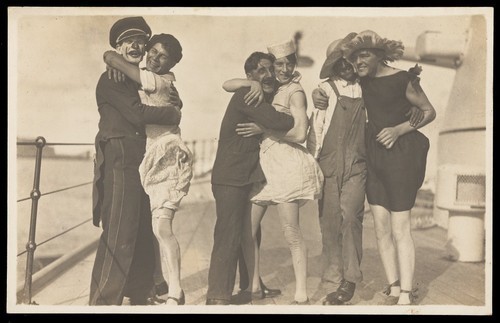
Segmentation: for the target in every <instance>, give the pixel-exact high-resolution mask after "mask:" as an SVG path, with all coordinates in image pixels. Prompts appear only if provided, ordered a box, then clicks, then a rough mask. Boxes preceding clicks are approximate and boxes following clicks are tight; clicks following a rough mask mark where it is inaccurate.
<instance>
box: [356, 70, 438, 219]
mask: <svg viewBox="0 0 500 323" xmlns="http://www.w3.org/2000/svg"><path fill="white" fill-rule="evenodd" d="M410 81H417V82H418V78H417V75H415V74H413V73H410V72H406V71H400V72H397V73H396V74H393V75H388V76H382V77H376V78H370V77H364V78H363V79H362V80H361V87H362V90H363V98H364V101H365V106H366V110H367V113H368V128H367V129H366V130H367V131H366V154H367V166H368V175H367V183H366V195H367V198H368V203H370V204H374V205H381V206H383V207H385V208H386V209H388V210H390V211H396V212H398V211H406V210H410V209H411V208H412V207H413V206H414V204H415V199H416V196H417V191H418V190H419V189H420V187H421V186H422V183H423V181H424V177H425V167H426V160H427V152H428V151H429V140H428V139H427V137H426V136H424V135H423V134H422V133H421V132H419V131H412V132H409V133H407V134H405V135H403V136H401V137H399V138H398V140H397V141H396V142H395V143H394V146H393V147H392V148H391V149H387V148H385V146H384V145H382V144H380V143H378V142H377V141H376V136H377V134H378V133H379V132H380V131H381V130H382V129H383V128H387V127H393V126H396V125H398V124H401V123H403V122H405V121H407V120H408V117H407V116H405V114H406V113H407V112H408V111H409V109H410V107H411V106H412V104H411V103H410V102H409V101H408V100H407V99H406V88H407V86H408V83H409V82H410Z"/></svg>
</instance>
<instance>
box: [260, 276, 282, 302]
mask: <svg viewBox="0 0 500 323" xmlns="http://www.w3.org/2000/svg"><path fill="white" fill-rule="evenodd" d="M259 281H260V289H261V290H262V292H263V293H264V297H267V298H272V297H276V296H279V295H281V290H280V289H271V288H267V286H266V285H264V282H263V281H262V278H259Z"/></svg>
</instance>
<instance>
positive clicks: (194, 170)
mask: <svg viewBox="0 0 500 323" xmlns="http://www.w3.org/2000/svg"><path fill="white" fill-rule="evenodd" d="M192 147H193V149H191V152H192V153H193V176H194V177H196V176H197V175H198V174H197V173H196V167H197V163H198V154H197V153H196V140H193V146H192Z"/></svg>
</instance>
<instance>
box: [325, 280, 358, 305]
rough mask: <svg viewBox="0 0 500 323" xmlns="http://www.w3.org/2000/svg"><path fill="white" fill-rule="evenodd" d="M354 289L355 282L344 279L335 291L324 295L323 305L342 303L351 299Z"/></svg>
mask: <svg viewBox="0 0 500 323" xmlns="http://www.w3.org/2000/svg"><path fill="white" fill-rule="evenodd" d="M355 289H356V284H355V283H352V282H350V281H347V280H344V281H342V283H341V284H340V286H339V288H337V290H336V291H335V292H332V293H330V294H328V295H327V296H326V299H325V300H324V301H323V305H343V304H345V303H346V302H348V301H350V300H351V298H352V297H353V296H354V290H355Z"/></svg>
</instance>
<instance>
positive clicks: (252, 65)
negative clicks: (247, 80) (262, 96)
mask: <svg viewBox="0 0 500 323" xmlns="http://www.w3.org/2000/svg"><path fill="white" fill-rule="evenodd" d="M262 59H268V60H269V61H271V63H273V62H274V56H272V55H271V54H266V53H263V52H253V53H252V54H250V56H249V57H248V58H247V59H246V61H245V66H244V68H245V74H248V73H250V72H251V71H253V70H255V69H256V68H257V66H258V65H259V62H260V61H261V60H262Z"/></svg>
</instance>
